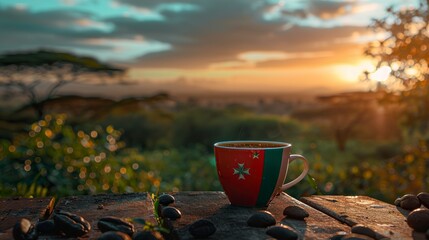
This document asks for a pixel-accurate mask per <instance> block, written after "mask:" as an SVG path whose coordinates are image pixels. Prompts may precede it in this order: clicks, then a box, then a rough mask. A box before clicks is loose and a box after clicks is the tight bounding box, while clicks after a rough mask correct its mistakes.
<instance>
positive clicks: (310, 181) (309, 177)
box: [307, 174, 323, 195]
mask: <svg viewBox="0 0 429 240" xmlns="http://www.w3.org/2000/svg"><path fill="white" fill-rule="evenodd" d="M307 182H308V183H309V184H310V186H311V187H312V188H313V189H314V190H315V191H316V193H317V194H318V195H323V193H322V191H320V189H319V186H318V185H317V183H316V179H314V177H312V176H311V175H310V174H307Z"/></svg>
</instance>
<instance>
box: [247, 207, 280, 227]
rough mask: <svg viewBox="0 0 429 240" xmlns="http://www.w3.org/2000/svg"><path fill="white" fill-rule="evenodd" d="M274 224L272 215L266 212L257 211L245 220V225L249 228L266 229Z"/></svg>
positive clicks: (274, 220)
mask: <svg viewBox="0 0 429 240" xmlns="http://www.w3.org/2000/svg"><path fill="white" fill-rule="evenodd" d="M275 224H276V219H275V218H274V216H273V214H272V213H270V212H268V211H259V212H256V213H254V214H253V215H252V216H250V218H249V219H247V225H249V226H251V227H260V228H264V227H268V226H272V225H275Z"/></svg>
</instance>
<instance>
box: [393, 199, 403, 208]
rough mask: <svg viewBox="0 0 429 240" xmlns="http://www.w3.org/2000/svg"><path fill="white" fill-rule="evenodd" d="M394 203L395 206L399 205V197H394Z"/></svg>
mask: <svg viewBox="0 0 429 240" xmlns="http://www.w3.org/2000/svg"><path fill="white" fill-rule="evenodd" d="M394 204H395V206H398V207H400V206H401V198H396V199H395V202H394Z"/></svg>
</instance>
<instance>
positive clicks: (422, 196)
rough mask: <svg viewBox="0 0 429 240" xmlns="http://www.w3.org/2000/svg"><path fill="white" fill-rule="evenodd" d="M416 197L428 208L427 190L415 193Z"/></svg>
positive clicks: (428, 194) (428, 196) (428, 197)
mask: <svg viewBox="0 0 429 240" xmlns="http://www.w3.org/2000/svg"><path fill="white" fill-rule="evenodd" d="M417 198H418V199H419V200H420V203H421V204H422V205H423V206H425V207H427V208H429V193H427V192H421V193H419V194H417Z"/></svg>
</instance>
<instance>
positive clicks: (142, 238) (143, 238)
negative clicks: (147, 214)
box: [133, 231, 164, 240]
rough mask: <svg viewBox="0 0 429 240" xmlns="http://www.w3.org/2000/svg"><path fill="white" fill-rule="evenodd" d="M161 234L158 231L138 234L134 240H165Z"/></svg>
mask: <svg viewBox="0 0 429 240" xmlns="http://www.w3.org/2000/svg"><path fill="white" fill-rule="evenodd" d="M163 239H164V238H163V237H162V235H161V233H159V232H156V231H142V232H137V233H136V234H134V236H133V240H163Z"/></svg>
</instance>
